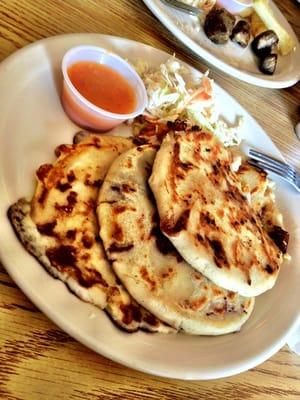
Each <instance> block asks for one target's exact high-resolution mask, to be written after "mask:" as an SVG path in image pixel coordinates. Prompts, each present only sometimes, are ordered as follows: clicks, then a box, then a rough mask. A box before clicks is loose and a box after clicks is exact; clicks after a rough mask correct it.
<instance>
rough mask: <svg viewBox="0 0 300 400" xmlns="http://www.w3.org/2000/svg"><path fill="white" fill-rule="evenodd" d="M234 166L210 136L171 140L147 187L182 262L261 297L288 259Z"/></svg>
mask: <svg viewBox="0 0 300 400" xmlns="http://www.w3.org/2000/svg"><path fill="white" fill-rule="evenodd" d="M233 161H234V159H233V155H232V152H231V151H230V150H229V149H226V148H225V147H224V146H223V145H222V143H221V142H220V141H219V140H218V139H217V138H216V137H214V136H213V135H212V134H211V133H208V132H201V131H199V132H181V133H178V134H169V135H167V136H166V137H165V138H164V140H163V142H162V145H161V147H160V149H159V151H158V153H157V156H156V158H155V162H154V165H153V170H152V175H151V177H150V181H149V183H150V186H151V189H152V191H153V193H154V196H155V199H156V203H157V207H158V211H159V215H160V220H161V223H160V226H161V229H162V231H163V233H164V234H165V235H166V236H167V237H168V238H169V239H170V240H171V242H172V243H173V245H174V246H175V247H176V249H177V250H178V252H179V253H180V254H181V255H182V257H183V258H184V259H185V260H186V261H187V262H188V263H189V264H191V265H192V266H193V267H194V268H195V269H197V270H199V271H200V272H202V273H203V274H204V275H205V276H206V277H207V278H209V279H210V280H212V281H213V282H214V283H215V284H217V285H219V286H221V287H223V288H226V289H228V290H232V291H234V292H238V293H240V294H241V295H243V296H257V295H259V294H261V293H263V292H264V291H266V290H268V289H270V288H271V287H272V286H273V285H274V283H275V281H276V278H277V276H278V273H279V269H280V265H281V263H282V259H283V252H282V251H281V250H280V248H279V247H278V246H277V245H276V244H275V242H274V241H273V240H272V238H271V235H269V234H268V231H269V229H268V230H267V229H265V227H264V224H263V221H262V219H261V216H260V210H259V209H258V207H256V208H255V207H252V206H251V202H249V195H250V193H249V190H247V191H243V182H242V179H241V178H240V177H239V175H238V173H235V172H234V171H233V164H234V163H233ZM249 167H250V166H249ZM244 181H245V182H244V185H246V183H247V182H246V181H247V179H246V178H245V176H244ZM271 213H272V212H271Z"/></svg>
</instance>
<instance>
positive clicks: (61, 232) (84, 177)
mask: <svg viewBox="0 0 300 400" xmlns="http://www.w3.org/2000/svg"><path fill="white" fill-rule="evenodd" d="M75 139H76V140H75V141H76V142H77V143H75V144H74V145H61V146H59V147H58V148H57V149H56V154H57V156H58V158H57V160H56V161H55V162H54V163H53V164H45V165H42V166H41V167H40V168H39V169H38V171H37V180H38V182H37V188H36V191H35V194H34V196H33V199H32V200H31V201H28V200H26V199H21V200H19V201H18V202H17V203H16V204H14V205H12V206H11V207H10V209H9V211H8V215H9V218H10V220H11V222H12V224H13V226H14V228H15V230H16V232H17V235H18V236H19V238H20V240H21V242H22V243H23V244H24V246H25V248H26V249H27V250H28V251H29V252H30V253H31V254H33V255H34V256H35V257H36V258H37V259H38V260H39V261H40V262H41V264H42V265H43V266H44V267H45V268H46V269H47V270H48V271H49V272H50V273H51V274H52V275H53V276H55V277H56V278H59V279H60V280H62V281H63V282H65V283H66V285H67V286H68V287H69V288H70V290H71V291H72V292H74V293H75V294H76V295H77V296H78V297H79V298H81V299H82V300H84V301H87V302H89V303H92V304H95V305H97V306H98V307H100V308H101V309H105V311H107V313H108V314H109V316H110V317H111V318H112V320H113V321H114V322H116V323H117V324H118V326H120V327H121V328H123V329H125V330H127V331H135V330H137V329H139V328H142V329H146V330H149V331H154V332H170V331H174V330H173V329H172V328H170V327H168V326H166V325H164V324H163V323H161V322H160V321H159V320H158V319H157V318H155V317H154V316H153V315H151V314H150V313H149V312H148V311H146V310H145V309H143V308H142V307H140V306H139V305H138V304H137V303H136V302H135V301H134V300H133V299H132V298H131V296H130V295H129V294H128V292H127V291H126V289H125V288H124V287H123V286H122V284H121V283H120V282H119V281H118V280H117V278H116V276H115V274H114V272H113V270H112V268H111V265H110V263H109V262H108V260H107V258H106V256H105V253H104V249H103V246H102V242H101V240H100V238H99V234H98V232H99V226H98V222H97V218H96V211H95V209H96V203H97V197H98V191H99V188H100V187H101V184H102V181H103V179H104V177H105V175H106V172H107V170H108V168H109V167H110V165H111V163H112V162H113V160H114V159H115V158H116V157H118V156H119V155H120V154H121V153H122V152H124V151H125V150H128V149H129V148H131V147H132V146H133V144H132V142H131V141H130V140H129V139H125V138H120V137H112V136H99V135H83V134H80V135H77V136H76V138H75Z"/></svg>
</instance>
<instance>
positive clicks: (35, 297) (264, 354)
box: [0, 33, 300, 380]
mask: <svg viewBox="0 0 300 400" xmlns="http://www.w3.org/2000/svg"><path fill="white" fill-rule="evenodd" d="M69 37H79V38H81V37H97V38H98V37H99V39H101V38H110V39H113V40H120V39H121V40H123V41H127V42H131V43H134V44H135V45H142V46H146V47H148V48H150V49H152V50H154V51H157V52H160V53H161V54H163V55H165V56H167V55H169V54H168V53H167V52H165V51H163V50H160V49H156V48H154V47H152V46H149V45H145V44H143V43H140V42H137V41H134V40H130V39H126V38H119V37H116V36H111V35H102V34H94V33H91V34H89V33H79V34H76V33H75V34H74V33H73V34H64V35H57V36H53V37H49V38H45V39H41V40H40V41H37V42H34V43H31V44H29V45H28V46H25V47H24V48H22V49H20V50H19V51H17V52H15V53H13V54H12V55H10V56H9V57H7V58H6V59H5V60H4V61H3V63H1V64H0V73H1V69H2V66H3V65H6V64H7V63H9V62H10V61H11V60H13V59H14V58H17V57H18V56H19V54H20V52H25V51H26V50H28V49H30V48H31V47H35V46H39V45H41V44H42V45H43V44H44V43H45V42H47V41H53V40H65V39H67V38H69ZM216 86H217V87H218V88H219V89H221V91H222V92H223V93H225V94H226V95H227V96H229V97H230V98H232V99H233V100H234V101H235V102H236V103H237V104H239V103H238V101H237V100H235V99H234V98H233V97H232V96H231V95H230V94H229V93H228V92H227V91H225V90H224V89H222V88H221V87H220V86H219V85H218V84H216ZM239 106H240V107H241V108H242V109H243V110H244V111H245V112H246V113H247V116H248V118H251V119H252V120H253V121H254V122H255V123H256V124H257V125H258V126H259V127H260V125H259V124H258V123H257V122H256V120H255V119H254V118H253V117H252V116H251V114H249V113H248V112H247V110H246V109H245V108H244V107H243V106H241V105H240V104H239ZM260 128H261V129H262V127H260ZM262 131H263V132H264V133H265V135H266V137H267V138H268V139H269V140H270V141H271V143H273V142H272V140H271V139H270V137H269V136H268V135H267V133H266V132H265V131H264V130H263V129H262ZM275 148H276V150H277V151H279V150H278V149H277V147H276V146H275ZM0 175H1V174H0ZM0 178H1V176H0ZM0 185H1V186H2V178H1V179H0ZM1 186H0V187H1ZM0 208H2V206H1V201H0ZM5 217H6V213H5ZM0 218H2V215H1V216H0ZM24 253H26V252H25V250H24ZM0 257H1V260H2V261H3V266H4V267H5V269H6V271H7V272H8V274H9V275H10V276H11V277H12V279H13V280H14V282H15V283H16V284H17V285H18V287H19V288H20V289H21V290H22V291H23V293H25V295H26V296H27V297H28V298H29V299H30V300H31V301H32V302H33V303H34V304H35V305H36V307H37V308H38V309H40V310H41V311H42V312H43V313H44V314H45V315H46V316H47V317H48V318H49V319H50V320H52V321H53V322H54V323H55V324H56V325H58V326H59V327H60V328H61V329H62V330H63V331H65V332H67V333H68V334H70V336H72V337H73V338H75V339H76V340H78V341H79V342H80V343H83V344H84V345H85V346H87V347H88V348H90V349H92V350H93V351H95V352H97V353H99V354H101V355H103V356H104V357H107V358H109V359H112V360H114V361H116V362H118V363H120V364H122V365H125V366H127V367H130V368H133V369H136V370H139V371H142V372H146V373H150V374H153V375H156V376H163V377H168V378H175V379H187V380H196V379H197V380H209V379H216V378H225V377H228V376H232V375H236V374H238V373H241V372H244V371H246V370H248V369H250V368H253V367H255V366H257V365H259V364H260V363H262V362H264V361H265V360H266V359H268V358H269V357H271V356H272V355H273V354H275V353H276V352H277V351H278V350H279V349H280V348H281V347H282V346H283V345H284V344H285V342H286V338H287V336H288V335H289V334H290V332H292V331H293V330H294V329H295V327H296V326H297V324H298V323H299V321H300V313H299V315H298V316H297V318H295V319H294V323H293V324H292V325H291V326H290V328H289V330H288V332H285V333H284V334H282V335H281V337H280V339H279V340H277V342H276V344H275V345H274V344H272V345H271V346H270V345H269V346H267V349H266V350H265V351H260V352H259V354H255V355H253V356H252V357H251V359H250V358H248V359H247V362H245V361H244V360H242V361H240V362H239V363H236V364H235V365H234V366H232V367H231V368H227V370H226V371H224V370H222V372H221V373H220V371H219V370H218V371H217V373H215V374H212V373H209V375H206V374H205V373H203V372H201V373H200V374H197V373H194V374H192V373H190V372H188V373H186V374H182V373H181V372H180V371H179V373H176V372H174V370H172V371H171V372H170V371H168V370H162V369H160V370H157V369H155V367H153V366H152V367H151V368H150V367H149V366H145V365H142V366H140V365H137V364H136V362H134V361H131V360H128V359H126V358H124V357H122V356H119V355H117V354H112V353H111V352H109V351H106V350H105V349H104V350H103V349H102V350H101V352H100V351H98V350H95V348H94V347H92V345H91V343H89V340H88V338H86V337H84V336H82V335H81V334H80V332H79V331H78V330H76V327H73V325H72V324H71V325H70V323H69V324H68V323H66V322H65V321H64V320H63V319H62V318H61V317H60V315H59V314H57V313H56V312H55V310H52V309H51V307H49V306H48V304H47V303H45V301H44V300H43V298H42V296H40V295H39V294H38V293H33V292H32V290H31V289H30V285H29V283H28V282H24V281H22V280H20V279H19V278H18V277H17V276H16V275H15V273H14V271H13V269H10V268H9V264H10V262H9V259H8V256H7V254H6V253H4V252H3V251H2V246H1V245H0ZM245 364H246V365H245Z"/></svg>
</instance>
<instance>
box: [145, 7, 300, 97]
mask: <svg viewBox="0 0 300 400" xmlns="http://www.w3.org/2000/svg"><path fill="white" fill-rule="evenodd" d="M143 1H144V3H145V4H146V5H147V7H148V8H149V9H150V10H151V11H152V12H153V14H154V15H155V16H156V17H157V18H158V19H159V20H160V22H161V23H162V24H163V25H165V27H166V28H167V29H169V31H171V32H172V33H173V34H174V35H175V36H176V37H177V39H179V40H180V41H181V42H182V43H183V44H184V45H185V46H187V47H188V48H189V49H191V50H192V51H194V52H195V53H196V54H197V55H198V56H199V57H201V58H202V59H203V60H206V61H207V62H208V63H209V64H210V65H212V66H214V67H216V68H218V69H220V70H221V71H223V72H226V73H227V74H229V75H232V76H233V77H234V78H237V79H240V80H242V81H245V82H248V83H251V84H253V85H257V86H262V87H268V88H274V89H278V88H285V87H289V86H292V85H294V84H295V83H297V82H298V81H299V80H300V61H299V60H300V44H299V41H298V39H297V37H296V35H295V33H294V31H293V29H292V28H291V26H290V25H289V23H288V22H287V20H286V18H285V17H284V16H283V15H282V13H281V12H280V11H279V9H278V8H277V7H276V5H275V4H274V3H273V2H272V1H271V0H270V5H271V7H272V9H273V11H274V14H275V15H276V17H277V19H278V21H279V22H280V23H281V25H282V26H283V27H284V28H285V29H286V30H287V31H288V32H289V33H290V35H291V36H292V37H293V38H294V40H295V42H296V50H295V51H294V52H292V53H290V54H289V55H287V56H285V57H282V56H279V57H278V63H277V67H276V71H275V73H274V75H271V76H269V75H264V74H262V73H261V72H260V71H259V69H258V67H257V62H256V60H255V58H254V55H253V53H252V51H251V49H250V46H248V47H247V48H246V49H242V48H241V47H240V46H238V45H237V44H235V43H233V42H231V41H229V42H228V43H226V44H225V45H216V44H214V43H212V42H211V41H210V40H209V39H208V38H207V36H206V35H205V33H204V31H203V29H202V27H201V25H200V23H199V21H198V18H197V17H193V16H190V15H187V14H186V13H183V12H180V11H177V10H175V9H174V8H171V7H168V6H166V5H165V4H163V3H162V2H161V1H160V0H143Z"/></svg>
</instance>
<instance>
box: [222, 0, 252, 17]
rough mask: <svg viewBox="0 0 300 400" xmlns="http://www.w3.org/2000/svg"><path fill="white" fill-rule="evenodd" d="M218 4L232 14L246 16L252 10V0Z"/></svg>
mask: <svg viewBox="0 0 300 400" xmlns="http://www.w3.org/2000/svg"><path fill="white" fill-rule="evenodd" d="M217 4H218V5H219V6H221V7H223V8H225V9H226V10H227V11H229V12H230V13H231V14H241V15H246V13H247V12H248V11H249V12H250V10H251V8H252V5H253V1H252V0H217Z"/></svg>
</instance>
